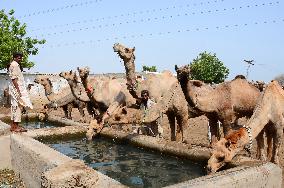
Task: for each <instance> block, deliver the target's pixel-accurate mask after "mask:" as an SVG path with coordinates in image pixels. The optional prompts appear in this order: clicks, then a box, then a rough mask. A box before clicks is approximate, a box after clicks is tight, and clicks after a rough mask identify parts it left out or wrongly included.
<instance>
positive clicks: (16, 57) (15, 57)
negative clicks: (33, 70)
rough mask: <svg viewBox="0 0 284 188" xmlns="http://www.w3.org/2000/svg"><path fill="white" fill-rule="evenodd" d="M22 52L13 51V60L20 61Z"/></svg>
mask: <svg viewBox="0 0 284 188" xmlns="http://www.w3.org/2000/svg"><path fill="white" fill-rule="evenodd" d="M22 58H23V54H22V53H21V52H14V53H13V60H14V61H16V62H17V63H20V62H21V61H22Z"/></svg>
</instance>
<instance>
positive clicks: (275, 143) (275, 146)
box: [271, 124, 283, 164]
mask: <svg viewBox="0 0 284 188" xmlns="http://www.w3.org/2000/svg"><path fill="white" fill-rule="evenodd" d="M276 126H277V127H279V128H278V129H277V130H276V134H274V136H273V149H272V158H271V162H273V163H275V164H279V156H278V154H279V148H280V146H281V138H282V136H283V128H282V125H281V126H279V124H278V125H276Z"/></svg>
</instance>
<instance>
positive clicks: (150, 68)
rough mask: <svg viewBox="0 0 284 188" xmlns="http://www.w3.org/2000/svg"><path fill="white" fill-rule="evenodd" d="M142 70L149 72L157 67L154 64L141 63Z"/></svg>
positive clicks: (155, 70)
mask: <svg viewBox="0 0 284 188" xmlns="http://www.w3.org/2000/svg"><path fill="white" fill-rule="evenodd" d="M142 71H143V72H144V71H149V72H157V67H156V66H151V67H150V66H145V65H143V67H142Z"/></svg>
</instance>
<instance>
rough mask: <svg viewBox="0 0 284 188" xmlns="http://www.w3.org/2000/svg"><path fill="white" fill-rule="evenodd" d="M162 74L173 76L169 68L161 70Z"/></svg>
mask: <svg viewBox="0 0 284 188" xmlns="http://www.w3.org/2000/svg"><path fill="white" fill-rule="evenodd" d="M162 74H163V75H164V76H168V77H171V76H173V73H172V72H171V71H169V70H164V71H163V72H162Z"/></svg>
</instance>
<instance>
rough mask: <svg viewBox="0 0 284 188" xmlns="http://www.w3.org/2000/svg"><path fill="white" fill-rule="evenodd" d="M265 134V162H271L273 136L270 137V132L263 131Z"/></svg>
mask: <svg viewBox="0 0 284 188" xmlns="http://www.w3.org/2000/svg"><path fill="white" fill-rule="evenodd" d="M265 134H266V138H267V160H271V157H272V144H273V142H272V139H273V136H272V134H271V132H270V131H269V130H268V129H266V130H265Z"/></svg>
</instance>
